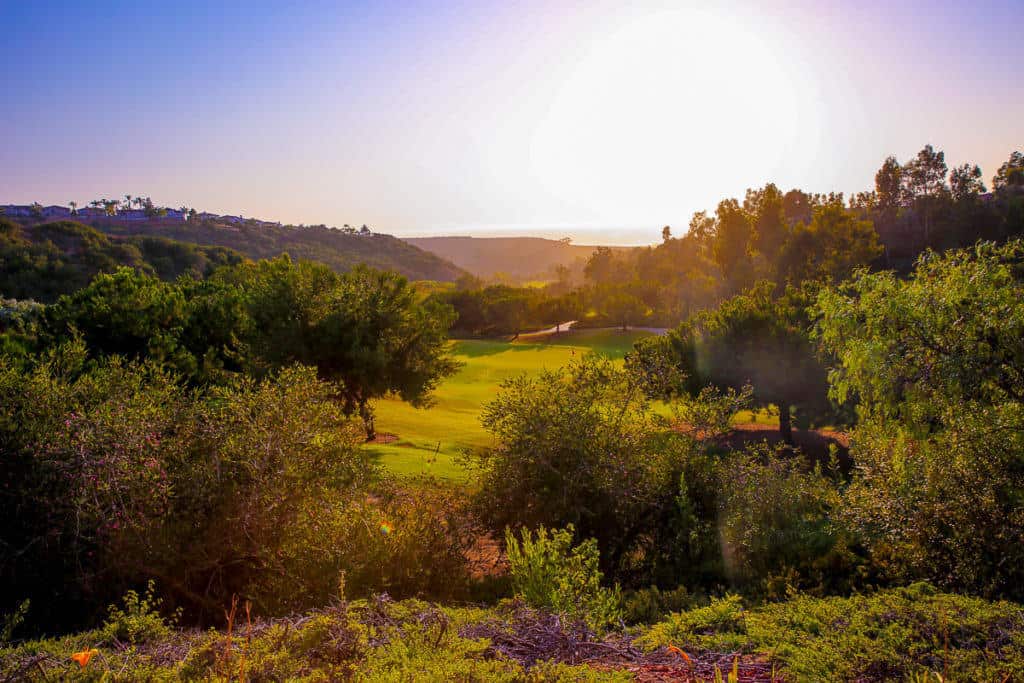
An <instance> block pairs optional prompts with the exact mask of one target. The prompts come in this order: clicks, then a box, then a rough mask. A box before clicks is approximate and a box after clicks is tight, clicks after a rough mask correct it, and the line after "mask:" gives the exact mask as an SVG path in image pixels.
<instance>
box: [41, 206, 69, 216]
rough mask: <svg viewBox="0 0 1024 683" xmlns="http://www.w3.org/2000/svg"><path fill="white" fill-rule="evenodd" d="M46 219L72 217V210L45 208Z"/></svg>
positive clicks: (54, 207) (58, 207)
mask: <svg viewBox="0 0 1024 683" xmlns="http://www.w3.org/2000/svg"><path fill="white" fill-rule="evenodd" d="M42 213H43V217H44V218H68V217H70V216H71V209H69V208H68V207H66V206H56V205H54V206H44V207H43V212H42Z"/></svg>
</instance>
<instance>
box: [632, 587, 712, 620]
mask: <svg viewBox="0 0 1024 683" xmlns="http://www.w3.org/2000/svg"><path fill="white" fill-rule="evenodd" d="M694 602H695V598H694V595H693V594H691V593H690V592H689V591H688V590H686V587H685V586H679V587H677V588H673V589H671V590H661V589H659V588H658V587H657V586H650V587H648V588H641V589H639V590H633V591H626V592H624V593H623V596H622V612H623V617H622V619H623V621H624V622H625V623H627V624H653V623H654V622H656V621H661V620H662V619H664V618H665V617H666V616H668V614H669V613H670V612H680V611H682V610H684V609H686V608H687V607H691V606H693V604H694Z"/></svg>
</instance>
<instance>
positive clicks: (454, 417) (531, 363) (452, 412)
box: [367, 330, 650, 482]
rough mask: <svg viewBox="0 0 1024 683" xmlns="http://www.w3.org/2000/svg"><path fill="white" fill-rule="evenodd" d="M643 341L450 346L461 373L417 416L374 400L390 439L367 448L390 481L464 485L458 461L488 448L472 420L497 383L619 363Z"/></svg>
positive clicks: (606, 333)
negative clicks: (594, 363)
mask: <svg viewBox="0 0 1024 683" xmlns="http://www.w3.org/2000/svg"><path fill="white" fill-rule="evenodd" d="M649 334H650V333H649V332H642V331H630V332H620V331H617V330H579V331H572V332H563V333H561V334H558V335H552V336H550V337H547V338H544V339H539V340H531V341H529V342H509V341H489V340H461V341H455V342H453V345H454V354H455V357H456V359H457V360H459V361H460V362H461V363H463V366H462V369H460V370H459V372H458V373H457V374H455V375H454V376H453V377H450V378H448V379H447V380H446V381H445V382H444V383H442V384H441V386H440V387H438V389H437V391H436V392H435V395H434V398H435V403H434V405H433V406H431V407H430V408H426V409H420V408H413V407H412V406H410V405H408V404H406V403H403V402H401V401H398V400H392V399H386V400H383V401H379V402H378V403H377V405H376V411H377V430H378V432H380V433H382V434H384V433H388V434H394V435H396V436H397V440H396V441H394V442H392V443H387V444H373V445H370V446H367V449H368V450H369V451H370V453H371V454H372V455H374V456H375V457H377V458H379V461H380V463H381V464H382V465H383V466H384V467H385V468H386V469H387V470H388V471H390V472H392V473H394V474H397V475H402V476H414V475H430V476H435V477H438V478H441V479H446V480H450V481H454V482H464V481H465V480H466V478H467V472H466V470H465V468H464V467H463V466H462V464H460V462H459V457H460V455H461V454H462V453H463V452H464V451H465V450H467V449H469V450H472V449H475V448H480V447H485V446H488V445H489V444H490V437H489V435H488V434H487V432H485V431H484V429H483V427H482V426H481V425H480V419H479V416H480V411H481V409H482V408H483V406H484V404H485V403H487V401H489V400H490V399H491V398H493V397H494V394H495V392H496V391H497V389H498V385H499V384H501V382H502V380H504V379H507V378H509V377H514V376H516V375H519V374H523V373H525V374H531V375H533V374H538V373H540V372H541V371H542V370H544V369H545V368H556V367H559V366H562V365H565V364H566V363H568V362H570V361H571V360H573V359H574V358H579V357H580V356H581V355H583V354H585V353H588V352H591V351H594V352H597V353H601V354H604V355H606V356H609V357H611V358H614V359H621V358H622V357H623V356H625V355H626V353H627V352H628V351H629V350H630V349H631V348H632V347H633V343H634V342H635V341H636V340H637V339H640V338H641V337H645V336H647V335H649Z"/></svg>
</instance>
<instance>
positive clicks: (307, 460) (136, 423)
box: [0, 344, 371, 628]
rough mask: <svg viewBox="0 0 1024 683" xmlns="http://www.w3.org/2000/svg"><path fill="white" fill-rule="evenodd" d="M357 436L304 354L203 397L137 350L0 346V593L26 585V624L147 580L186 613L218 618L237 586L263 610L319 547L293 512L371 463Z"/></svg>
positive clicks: (359, 476) (81, 610)
mask: <svg viewBox="0 0 1024 683" xmlns="http://www.w3.org/2000/svg"><path fill="white" fill-rule="evenodd" d="M359 441H360V437H359V428H358V426H357V425H356V424H354V423H353V422H352V421H350V420H349V419H347V418H346V417H345V416H344V415H343V414H342V413H341V410H340V409H339V407H338V405H337V403H336V402H335V401H334V400H333V396H332V392H331V390H330V388H329V387H328V386H327V385H325V384H324V383H322V382H319V381H318V380H317V379H316V377H315V375H314V373H313V371H312V370H310V369H308V368H306V369H304V368H294V369H289V370H286V371H284V372H282V373H280V374H279V375H278V376H276V377H273V378H270V379H267V380H265V381H263V382H259V383H257V382H254V381H250V380H242V381H239V382H237V383H234V384H232V385H231V386H228V387H222V388H218V389H216V390H213V391H211V393H210V394H208V395H205V396H204V395H200V394H197V393H194V392H191V391H188V390H185V389H183V388H182V387H180V386H179V385H178V384H176V383H175V382H174V381H173V379H172V378H170V377H169V376H167V375H166V374H165V373H163V372H162V371H161V370H159V369H158V368H155V367H153V366H152V365H149V364H142V365H140V364H132V363H124V362H122V361H120V360H119V359H117V358H112V359H108V360H103V361H100V362H96V363H92V364H90V363H88V362H87V361H86V360H85V356H84V349H83V348H82V347H81V345H80V344H71V345H67V346H64V347H62V348H60V349H58V350H57V351H55V352H53V353H52V354H51V355H50V356H48V357H47V358H44V359H42V360H41V361H40V362H38V363H37V364H35V366H34V367H32V368H29V369H21V368H18V367H14V366H12V365H10V364H8V363H6V362H5V361H4V360H2V359H0V452H2V454H3V458H0V475H2V476H3V480H4V481H5V482H7V485H6V486H5V487H4V488H3V489H2V490H0V496H2V499H3V503H4V509H9V510H13V511H16V514H15V515H14V516H13V517H12V519H11V521H10V523H9V524H6V525H4V527H3V529H0V543H2V545H3V547H4V548H5V552H4V553H2V558H0V579H2V580H0V605H2V606H3V607H4V608H9V607H10V606H13V605H14V604H16V603H17V602H18V601H20V600H23V599H24V598H26V597H28V598H30V599H31V600H32V604H33V611H32V613H31V614H30V618H31V619H32V620H33V622H34V623H35V625H37V626H39V625H45V626H46V627H47V628H55V627H60V626H62V625H68V624H69V623H70V624H74V623H76V622H77V623H83V622H88V621H90V620H91V619H92V618H94V617H95V616H96V615H95V613H93V612H92V609H93V606H94V605H95V604H96V603H97V602H98V601H101V600H103V601H112V600H115V599H117V597H118V596H119V595H120V594H122V593H123V591H124V590H125V589H126V588H129V587H131V586H133V585H138V584H140V583H142V582H145V581H146V580H148V579H150V578H157V579H159V580H160V582H161V586H162V588H163V589H164V590H165V591H166V594H165V595H166V597H167V599H168V601H169V602H170V603H171V604H173V605H176V606H183V607H186V608H187V609H188V611H189V612H190V613H191V614H192V615H193V616H197V615H199V614H200V613H205V614H206V615H208V616H212V617H213V618H218V617H220V616H221V614H222V606H223V605H224V604H225V603H226V601H227V600H229V599H230V596H231V595H232V594H235V593H237V594H239V595H243V596H246V597H248V598H249V599H251V600H252V601H253V602H254V603H256V604H257V605H258V607H259V608H261V609H262V608H264V607H267V608H273V607H277V606H279V605H280V604H281V603H280V602H279V601H278V597H279V595H277V594H276V592H277V591H278V590H285V589H288V590H291V589H295V591H294V592H295V594H296V595H299V596H309V595H310V594H311V593H310V592H309V591H306V590H304V589H303V588H302V587H303V586H306V585H308V584H310V583H311V582H316V581H318V578H317V577H316V575H315V574H316V571H318V570H319V568H320V566H319V564H318V563H319V557H318V556H317V555H316V552H315V547H316V546H314V545H307V546H300V545H297V544H295V543H294V540H293V538H292V535H293V534H294V533H295V529H296V527H295V526H294V525H293V521H294V520H295V519H296V518H297V517H298V516H299V515H300V514H302V511H303V510H305V509H307V508H308V506H309V505H310V504H311V501H318V500H322V499H330V500H332V501H334V502H335V503H336V504H338V505H340V506H342V507H344V506H345V505H346V504H347V503H348V502H350V501H352V500H353V499H356V498H357V496H356V493H355V492H356V491H358V490H360V489H361V488H362V486H363V483H364V480H365V479H366V477H367V476H369V474H370V473H371V468H370V466H369V465H368V464H367V462H366V460H365V456H364V455H363V454H362V452H361V451H360V450H359V447H358V444H359ZM320 545H323V543H321V544H320ZM285 548H291V549H294V550H295V554H293V555H292V556H290V557H288V558H285V557H284V549H285ZM8 550H9V552H8ZM286 569H287V571H285V570H286ZM282 576H286V577H287V579H286V580H284V579H280V580H279V577H282ZM336 581H337V568H334V570H333V579H332V582H334V583H335V585H336ZM289 582H290V583H289ZM296 586H298V587H299V588H296ZM296 605H297V603H291V604H289V607H294V606H296Z"/></svg>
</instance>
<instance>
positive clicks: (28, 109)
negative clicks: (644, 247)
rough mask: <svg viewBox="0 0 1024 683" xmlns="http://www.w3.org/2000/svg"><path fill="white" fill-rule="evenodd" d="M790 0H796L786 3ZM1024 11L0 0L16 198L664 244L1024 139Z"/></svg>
mask: <svg viewBox="0 0 1024 683" xmlns="http://www.w3.org/2000/svg"><path fill="white" fill-rule="evenodd" d="M768 5H770V7H769V6H768ZM1021 26H1024V4H1022V3H1020V2H1002V3H977V4H974V5H970V6H967V5H966V4H965V3H923V2H916V3H903V4H900V5H899V6H898V7H892V6H890V4H889V3H871V2H868V3H860V2H858V3H848V4H842V3H809V2H808V3H792V2H791V3H740V2H732V3H716V4H714V5H713V6H708V4H707V3H686V2H634V3H611V2H603V1H602V0H592V1H590V2H579V3H576V2H557V3H555V2H530V1H527V2H521V3H508V2H488V1H485V0H481V1H478V2H465V3H426V2H421V3H396V2H375V3H338V2H308V3H304V2H293V3H284V2H244V3H243V2H231V3H214V2H210V3H208V2H191V1H184V2H175V3H153V4H148V3H142V2H93V3H87V2H77V3H70V2H69V3H59V2H46V1H45V0H44V1H33V2H8V1H6V0H0V27H2V28H3V32H4V35H5V40H4V41H0V85H2V86H3V92H4V93H5V98H4V105H3V107H0V133H2V137H3V144H2V145H0V203H6V202H28V201H34V200H35V201H41V202H44V203H66V202H67V201H68V200H76V201H78V202H84V201H87V200H90V199H93V198H96V197H100V196H110V197H117V196H121V195H123V194H124V193H130V194H133V195H135V194H143V195H150V196H152V197H153V199H154V200H155V201H157V202H158V203H162V204H167V205H172V206H180V205H188V206H194V207H196V208H198V209H200V210H210V211H217V212H223V213H242V214H244V215H247V216H257V217H261V218H267V219H274V220H284V221H288V222H296V223H298V222H304V223H327V224H336V225H340V224H342V223H356V224H362V223H368V224H370V225H373V226H374V227H375V228H377V229H380V230H383V231H388V232H394V233H397V234H449V233H474V234H508V233H517V234H542V235H550V236H561V235H570V236H573V237H575V238H576V239H577V240H578V241H612V242H621V243H629V242H643V241H654V240H656V239H658V237H659V234H660V226H661V225H664V224H670V225H673V226H677V227H678V228H682V227H683V226H685V225H686V223H687V222H688V220H689V216H690V214H691V213H692V212H693V211H696V210H701V209H711V208H713V207H714V205H715V204H716V203H717V201H718V200H719V199H720V198H722V197H724V196H732V195H742V193H743V190H744V189H745V188H746V187H748V186H756V185H761V184H763V183H764V182H768V181H774V182H776V183H778V184H779V185H781V186H784V187H786V188H788V187H801V188H803V189H805V190H808V191H830V190H837V191H846V192H852V191H857V190H861V189H867V188H868V187H869V186H870V185H871V183H872V178H873V175H874V171H875V169H877V167H878V166H879V165H880V163H881V161H882V159H883V158H884V157H885V156H886V155H888V154H895V155H896V156H897V157H898V158H900V159H901V160H903V159H906V158H909V157H910V156H912V155H913V154H914V152H915V151H916V150H917V149H919V148H920V147H921V146H922V145H924V144H925V143H931V144H934V145H935V146H936V147H938V148H941V149H944V150H945V151H946V153H947V159H948V161H949V162H950V164H951V165H952V164H959V163H963V162H965V161H971V162H976V163H980V164H981V165H982V167H983V169H984V171H985V175H986V178H990V177H991V175H992V173H993V172H994V170H995V168H996V167H997V166H998V164H999V163H1001V162H1002V161H1003V160H1005V159H1006V158H1007V157H1008V156H1009V153H1010V152H1011V151H1012V150H1014V149H1021V148H1024V125H1022V124H1021V122H1022V121H1024V88H1021V87H1020V82H1019V73H1018V69H1019V65H1020V64H1022V63H1024V43H1022V41H1021V40H1020V38H1019V32H1020V27H1021Z"/></svg>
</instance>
